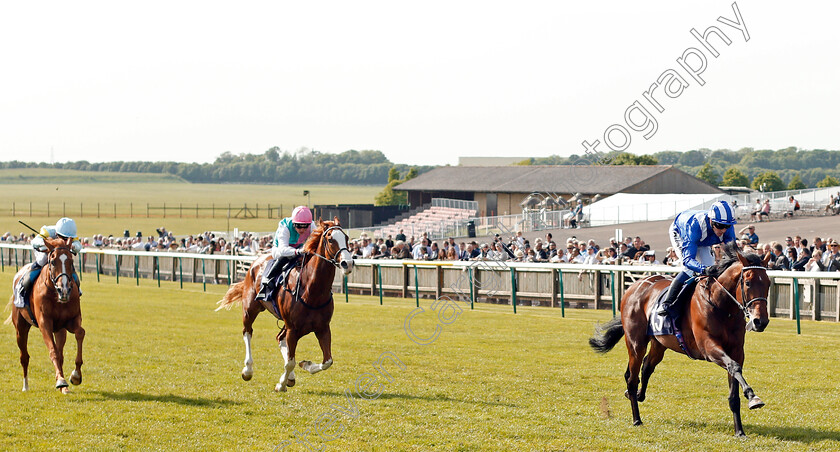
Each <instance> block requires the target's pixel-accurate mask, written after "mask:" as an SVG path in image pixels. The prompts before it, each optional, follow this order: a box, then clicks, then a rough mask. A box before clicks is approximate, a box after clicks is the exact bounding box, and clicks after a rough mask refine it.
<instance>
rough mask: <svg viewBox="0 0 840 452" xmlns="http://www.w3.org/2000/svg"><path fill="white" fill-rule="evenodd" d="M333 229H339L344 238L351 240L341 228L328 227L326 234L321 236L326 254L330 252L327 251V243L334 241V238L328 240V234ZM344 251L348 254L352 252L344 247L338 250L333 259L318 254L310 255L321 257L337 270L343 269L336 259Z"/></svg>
mask: <svg viewBox="0 0 840 452" xmlns="http://www.w3.org/2000/svg"><path fill="white" fill-rule="evenodd" d="M333 229H337V230H339V231H341V233H342V234H344V236H345V237H346V238H347V239H349V237H347V233H346V232H344V229H341V226H330V227H328V228H327V229H326V230H325V231H324V233H323V234H321V237H322V241H321V243H322V244H323V246H321V248H323V249H324V251H323V253H324V254H327V251H328V250H327V242H329V241H330V240H332V238H329V239H328V238H327V233H329V232H330V231H332V230H333ZM330 237H332V236H330ZM347 241H348V240H345V243H346V242H347ZM342 250H343V251H347V252H348V253H349V252H350V250H348V249H347V247H346V246H342V247H340V248H339V249H338V250H337V251H336V252H335V253H333V255H332V257H326V256H322V255H320V254H318V253H310V254H312V255H315V256H318V257H320V258H321V259H323V260H325V261H327V262H329V263H331V264H333V265H334V266H335V267H336V268H341V265H340V264H339V263H338V260H337V259H336V258H337V257H338V256H339V255H340V254H341V251H342ZM319 251H320V250H319Z"/></svg>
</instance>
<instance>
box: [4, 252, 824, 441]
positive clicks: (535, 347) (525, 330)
mask: <svg viewBox="0 0 840 452" xmlns="http://www.w3.org/2000/svg"><path fill="white" fill-rule="evenodd" d="M13 270H14V268H9V267H6V270H5V271H4V272H2V273H0V286H3V287H7V288H8V287H10V280H11V277H12V274H13ZM83 278H84V279H83V287H84V291H85V293H84V297H83V313H84V327H85V328H86V330H87V339H86V341H85V365H84V367H83V374H84V381H83V384H82V385H81V386H78V387H73V388H72V393H71V394H69V395H62V394H60V393H59V392H58V391H57V390H55V389H54V388H53V386H54V380H53V372H52V370H51V364H50V362H49V359H48V356H47V353H46V348H45V346H44V344H43V341H42V339H41V337H40V335H39V334H38V333H37V332H31V333H30V352H31V355H32V359H31V364H30V391H29V392H27V393H23V392H21V390H20V389H21V385H22V379H21V369H20V365H19V363H18V350H17V347H16V345H15V340H14V331H13V327H12V326H10V325H3V326H2V336H0V357H2V362H3V364H2V366H0V410H1V411H2V412H3V413H4V416H3V418H4V420H5V424H4V426H3V427H2V429H0V432H2V433H0V449H2V450H49V449H64V450H66V449H71V448H72V449H85V450H86V449H95V450H115V449H130V450H135V449H143V450H197V449H201V450H251V449H254V450H271V449H272V448H274V447H276V446H277V445H278V444H280V443H281V442H282V441H285V440H289V439H292V438H293V436H294V431H295V430H296V431H298V432H301V433H300V435H301V437H302V438H305V439H306V440H308V441H311V445H310V446H309V447H310V448H311V450H316V449H317V448H318V447H321V446H323V447H324V449H323V450H341V451H343V450H389V451H390V450H475V451H483V450H575V451H576V450H689V449H690V450H727V451H729V450H751V451H752V450H838V449H840V418H838V416H837V406H838V402H840V390H838V384H837V375H840V360H838V359H837V357H838V354H837V353H838V352H837V350H838V348H840V328H838V325H837V324H834V323H828V322H803V327H802V329H803V334H802V335H800V336H797V335H796V326H795V324H794V323H793V322H791V321H789V320H780V319H772V321H771V323H770V325H769V328H768V330H767V331H766V332H764V333H750V334H748V335H747V338H748V340H747V362H746V365H745V373H744V375H745V377H746V378H747V381H749V382H750V384H751V385H752V386H753V388H754V389H755V390H756V392H757V394H758V395H759V396H760V397H762V398H763V399H764V401H765V402H767V406H766V407H764V408H762V409H761V410H757V411H749V410H747V409H746V404H745V403H744V409H743V411H742V412H743V418H744V428H745V430H746V432H747V435H748V436H749V438H748V439H747V440H741V439H736V438H734V437H733V436H732V433H733V432H732V421H731V415H730V412H729V408H728V404H727V401H726V395H727V392H728V391H727V388H726V374H725V372H724V371H723V370H722V369H720V368H718V367H717V366H715V365H713V364H711V363H706V362H692V361H690V360H688V359H687V358H685V357H683V356H678V355H676V354H674V353H670V352H669V353H667V354H666V358H665V360H664V361H663V362H662V364H660V366H659V367H658V368H657V370H656V373H655V374H654V375H653V377H652V379H651V385H650V388H649V392H648V399H647V401H645V402H644V403H642V404H641V414H642V419H643V421H644V422H645V425H644V426H642V427H632V426H631V422H630V421H631V418H630V408H629V403H628V402H627V401H626V400H625V399H624V397H623V392H624V383H623V373H624V369H625V366H626V362H627V361H626V356H627V355H626V351H625V349H624V346H623V343H621V342H620V343H619V345H618V346H617V347H616V350H614V351H612V352H610V353H609V354H607V355H604V356H601V355H596V354H595V353H593V352H592V351H591V350H590V349H589V347H588V345H587V343H586V341H587V338H588V337H589V336H590V334H591V332H592V329H593V326H594V324H595V323H596V322H598V321H605V320H607V319H608V318H609V317H610V313H609V312H605V311H591V310H573V309H569V310H567V311H566V317H565V318H561V316H560V311H559V310H558V309H554V310H552V309H548V308H529V307H522V308H520V309H519V313H518V314H516V315H514V314H513V313H512V312H510V311H511V310H510V307H506V306H494V305H483V304H482V305H477V308H476V309H475V310H474V311H470V310H469V306H466V309H465V311H464V312H463V313H462V314H461V315H460V317H458V318H457V320H456V321H455V322H453V323H451V324H449V325H446V326H445V327H443V329H442V330H441V332H440V335H439V336H438V338H437V340H435V341H434V342H433V343H431V344H429V345H425V346H421V345H418V344H416V343H414V342H412V341H411V340H409V339H408V338H407V336H406V334H405V332H404V330H403V324H404V320H405V318H406V316H407V315H408V314H409V313H410V312H411V311H412V309H414V300H413V299H391V298H386V299H385V304H384V306H379V301H378V298H377V297H365V296H351V297H350V303H349V304H346V303H344V297H343V295H340V294H337V295H336V311H335V316H334V319H333V322H332V329H333V355H334V359H335V364H334V365H333V366H332V367H331V368H330V369H328V370H327V371H325V372H321V373H319V374H317V375H309V374H305V373H304V372H302V371H300V369H298V372H297V385H296V386H295V387H293V388H290V389H289V391H288V392H287V393H275V392H273V387H274V384H275V383H276V382H277V380H278V378H279V376H280V369H281V363H282V361H281V358H280V353H279V350H278V348H277V345H276V342H275V340H274V335H275V334H276V332H277V327H276V325H275V321H274V319H273V318H272V317H271V316H270V315H268V314H266V313H262V314H261V315H260V317H259V318H258V319H257V322H256V324H255V326H254V330H255V337H254V341H253V352H254V363H255V364H254V366H255V375H254V378H253V379H252V380H251V381H249V382H245V381H243V380H242V379H241V378H240V376H239V372H240V369H241V368H242V361H243V358H244V350H243V349H244V346H243V342H242V336H241V328H242V326H241V317H240V311H239V309H238V307H236V308H234V310H232V311H221V312H214V311H213V309H214V308H215V302H216V300H218V299H219V298H220V297H221V295H222V293H223V292H224V290H225V289H226V288H225V287H222V286H208V288H207V292H206V293H205V292H203V291H202V286H201V285H199V284H189V285H185V287H184V289H179V286H178V284H177V283H167V282H164V283H162V285H163V287H162V288H158V287H157V283H156V282H155V281H145V280H141V281H140V286H139V287H137V286H136V285H135V281H134V280H132V279H128V278H123V279H121V281H120V284H119V285H117V284H116V283H115V281H114V279H113V278H106V277H102V281H101V282H99V283H97V282H96V279H95V276H94V275H90V274H86V275H84V276H83ZM9 292H10V291H7V292H6V293H9ZM430 304H431V300H421V306H423V307H424V308H426V309H427V310H426V311H425V312H423V313H421V314H419V315H417V316H416V317H415V320H414V321H413V322H412V327H413V330H414V331H415V332H416V333H417V334H418V335H429V334H431V333H432V332H433V331H434V325H436V323H437V320H436V316H435V315H434V313H433V312H432V311H430V310H428V308H429V306H430ZM6 315H8V314H6ZM75 350H76V347H75V341H74V340H73V337H72V336H70V337H68V346H67V350H66V352H67V355H68V357H67V362H66V364H65V370H66V372H67V373H68V374H69V372H70V370H72V361H73V358H72V356H74V354H75ZM384 352H392V353H394V354H395V355H396V356H397V357H399V359H400V360H401V361H402V362H403V363H404V364H405V369H404V370H400V369H398V368H396V367H394V366H393V365H391V366H390V367H388V368H389V369H390V374H391V376H392V377H393V382H389V381H388V380H386V379H384V378H382V377H378V378H379V379H378V380H377V382H378V383H381V395H379V396H378V397H376V398H372V399H371V400H365V399H362V398H360V397H359V396H358V395H357V394H356V390H355V389H354V387H355V384H356V382H357V381H360V382H361V383H364V381H363V380H360V378H361V379H364V377H365V376H366V374H371V375H378V373H377V372H376V371H375V370H374V368H373V366H372V364H373V363H374V362H375V361H376V360H377V358H378V357H379V356H380V355H382V354H383V353H384ZM297 358H298V360H301V359H311V360H315V361H320V358H321V355H320V351H319V349H318V346H317V341H316V340H315V338H314V336H312V335H310V336H306V337H305V338H303V340H302V341H301V344H300V347H299V349H298V353H297ZM372 387H373V388H375V387H376V384H373V385H372ZM345 390H349V391H351V392H352V393H353V400H354V403H355V407H356V409H357V410H358V414H357V415H356V416H355V417H353V416H350V415H346V414H336V415H335V417H334V418H333V419H335V422H336V423H335V424H333V425H332V426H331V427H330V426H329V425H328V424H327V422H328V421H329V418H324V420H323V421H322V425H321V427H322V428H323V429H324V433H325V434H332V435H333V436H335V438H334V439H332V440H331V441H329V442H325V441H323V440H320V439H319V438H318V436H317V434H316V430H317V428H316V422H317V419H318V418H319V417H320V416H321V415H322V414H324V413H330V412H331V406H345V407H346V406H348V401H347V398H346V395H345ZM334 413H335V412H334ZM307 429H309V430H308V433H307ZM285 450H306V447H305V446H304V445H302V444H293V445H290V446H289V447H287V448H286V449H285Z"/></svg>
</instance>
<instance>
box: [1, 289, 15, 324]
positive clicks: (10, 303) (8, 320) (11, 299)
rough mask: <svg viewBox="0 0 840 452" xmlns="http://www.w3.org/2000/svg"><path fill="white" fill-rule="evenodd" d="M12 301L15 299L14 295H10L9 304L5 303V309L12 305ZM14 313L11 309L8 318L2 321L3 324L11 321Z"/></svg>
mask: <svg viewBox="0 0 840 452" xmlns="http://www.w3.org/2000/svg"><path fill="white" fill-rule="evenodd" d="M14 301H15V296H14V295H12V298H9V304H7V305H6V309H9V308H11V307H12V306H14V305H13V304H12V303H14ZM14 314H15V313H14V311H12V312H11V313H10V314H9V318H8V319H6V321H5V322H3V325H8V324H10V323H12V316H13V315H14Z"/></svg>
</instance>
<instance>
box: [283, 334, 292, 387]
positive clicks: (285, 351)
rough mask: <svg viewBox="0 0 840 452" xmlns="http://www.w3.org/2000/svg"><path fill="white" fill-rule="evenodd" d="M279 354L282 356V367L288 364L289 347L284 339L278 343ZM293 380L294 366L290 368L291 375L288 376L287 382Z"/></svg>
mask: <svg viewBox="0 0 840 452" xmlns="http://www.w3.org/2000/svg"><path fill="white" fill-rule="evenodd" d="M280 354H281V355H283V365H284V366H286V365H287V364H288V363H289V346H288V345H287V344H286V339H283V340H281V341H280ZM294 379H295V371H294V366H292V373H290V374H289V380H294Z"/></svg>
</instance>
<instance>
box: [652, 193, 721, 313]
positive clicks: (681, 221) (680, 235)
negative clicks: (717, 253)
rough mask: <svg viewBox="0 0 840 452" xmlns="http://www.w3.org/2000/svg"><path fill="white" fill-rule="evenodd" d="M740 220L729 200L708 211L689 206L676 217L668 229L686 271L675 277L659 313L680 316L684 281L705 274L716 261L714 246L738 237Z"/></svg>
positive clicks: (719, 202) (713, 205)
mask: <svg viewBox="0 0 840 452" xmlns="http://www.w3.org/2000/svg"><path fill="white" fill-rule="evenodd" d="M737 222H738V221H736V220H735V211H734V210H733V209H732V206H730V205H729V204H728V203H727V202H726V201H717V202H715V203H714V204H712V207H711V209H709V210H708V211H703V210H686V211H684V212H682V213H680V214H678V215H677V217H676V218H674V222H673V223H671V227H670V228H669V229H668V233H669V235H670V237H671V245H672V246H673V248H674V251H676V253H677V257H678V258H679V260H680V262H682V269H683V271H681V272H680V273H678V274H677V275H676V277H674V280H673V281H671V287H670V288H668V297H667V298H666V299H665V301H664V302H663V303H662V309H661V310H660V311H659V312H658V314H659V315H662V316H665V315H667V316H669V317H671V318H672V319H675V318H676V316H677V314H678V313H679V306H675V302H676V300H677V295H679V293H680V290H681V289H682V287H683V285H684V284H685V283H686V281H688V280H689V279H690V278H691V277H692V276H699V275H702V274H704V273H705V271H706V268H708V267H710V266H711V265H714V263H715V257H714V253H713V252H712V246H714V245H717V244H719V243H729V242H734V241H735V239H736V237H735V231H733V230H732V226H733V225H734V224H736V223H737Z"/></svg>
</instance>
